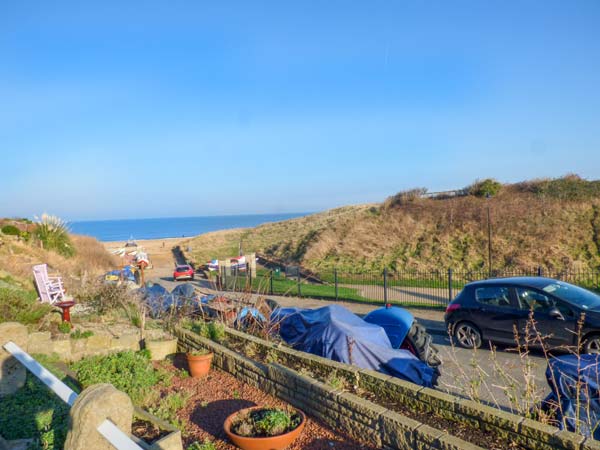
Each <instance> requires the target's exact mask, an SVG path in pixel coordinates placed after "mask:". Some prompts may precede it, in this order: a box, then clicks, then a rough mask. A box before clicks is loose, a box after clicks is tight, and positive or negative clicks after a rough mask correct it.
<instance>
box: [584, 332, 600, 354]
mask: <svg viewBox="0 0 600 450" xmlns="http://www.w3.org/2000/svg"><path fill="white" fill-rule="evenodd" d="M582 353H586V354H591V355H596V354H598V353H600V334H593V335H591V336H588V337H586V338H585V340H584V341H583V348H582Z"/></svg>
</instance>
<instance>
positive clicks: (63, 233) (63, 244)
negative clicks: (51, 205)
mask: <svg viewBox="0 0 600 450" xmlns="http://www.w3.org/2000/svg"><path fill="white" fill-rule="evenodd" d="M34 233H35V237H36V238H37V239H38V240H39V241H40V242H41V243H42V245H43V246H44V248H45V249H46V250H53V251H55V252H57V253H59V254H60V255H63V256H66V257H70V256H73V255H74V254H75V247H74V246H73V244H72V243H71V238H70V237H69V228H68V227H67V224H66V222H64V221H63V220H62V219H61V218H60V217H57V216H51V215H48V214H42V218H41V220H40V221H39V222H38V223H37V227H36V228H35V231H34Z"/></svg>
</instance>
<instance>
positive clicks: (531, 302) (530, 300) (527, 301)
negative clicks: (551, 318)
mask: <svg viewBox="0 0 600 450" xmlns="http://www.w3.org/2000/svg"><path fill="white" fill-rule="evenodd" d="M517 298H518V299H519V307H520V308H521V309H527V310H533V311H538V312H545V311H549V310H550V309H552V308H553V307H554V300H553V299H552V297H549V296H547V295H544V294H542V293H541V292H538V291H534V290H532V289H525V288H517Z"/></svg>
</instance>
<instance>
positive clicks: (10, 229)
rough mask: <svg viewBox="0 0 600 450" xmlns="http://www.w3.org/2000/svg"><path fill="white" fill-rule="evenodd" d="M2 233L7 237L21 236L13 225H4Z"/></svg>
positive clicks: (19, 231)
mask: <svg viewBox="0 0 600 450" xmlns="http://www.w3.org/2000/svg"><path fill="white" fill-rule="evenodd" d="M2 233H3V234H6V235H8V236H19V235H20V234H21V230H19V229H18V228H17V227H15V226H14V225H4V226H3V227H2Z"/></svg>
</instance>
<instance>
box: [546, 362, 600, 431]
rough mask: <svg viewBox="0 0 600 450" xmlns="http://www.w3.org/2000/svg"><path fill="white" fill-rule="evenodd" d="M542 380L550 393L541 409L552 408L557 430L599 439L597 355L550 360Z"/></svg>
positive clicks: (599, 385)
mask: <svg viewBox="0 0 600 450" xmlns="http://www.w3.org/2000/svg"><path fill="white" fill-rule="evenodd" d="M546 380H547V381H548V384H549V385H550V389H551V390H552V392H551V393H550V395H549V396H548V397H547V398H546V400H545V401H544V406H545V407H546V408H552V409H556V412H557V417H556V419H557V420H558V421H559V427H560V428H561V429H563V428H565V425H566V428H567V430H569V431H577V432H578V433H579V434H583V435H584V436H587V437H590V436H593V437H594V439H600V389H599V387H600V355H579V356H578V355H564V356H557V357H555V358H552V359H550V362H549V363H548V368H547V369H546ZM556 406H559V407H558V408H556ZM577 423H579V426H577Z"/></svg>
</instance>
